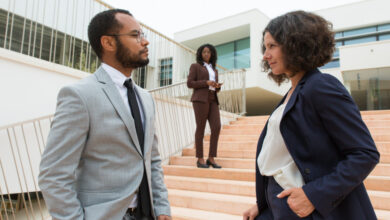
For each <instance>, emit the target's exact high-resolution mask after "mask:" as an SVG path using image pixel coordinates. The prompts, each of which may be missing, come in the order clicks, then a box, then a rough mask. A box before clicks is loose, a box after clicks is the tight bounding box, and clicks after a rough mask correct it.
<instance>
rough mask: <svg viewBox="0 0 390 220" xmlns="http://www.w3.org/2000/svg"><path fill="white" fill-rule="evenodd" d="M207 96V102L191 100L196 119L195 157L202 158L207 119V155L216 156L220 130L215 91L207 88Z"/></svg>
mask: <svg viewBox="0 0 390 220" xmlns="http://www.w3.org/2000/svg"><path fill="white" fill-rule="evenodd" d="M208 96H209V97H208V102H207V103H205V102H192V106H193V107H194V113H195V120H196V131H195V148H196V157H197V158H203V138H204V130H205V128H206V122H207V121H209V124H210V129H211V137H210V150H209V157H216V156H217V146H218V138H219V132H220V131H221V118H220V116H219V107H218V104H217V98H216V93H215V92H214V91H212V90H209V93H208Z"/></svg>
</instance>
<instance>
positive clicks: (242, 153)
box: [182, 148, 256, 159]
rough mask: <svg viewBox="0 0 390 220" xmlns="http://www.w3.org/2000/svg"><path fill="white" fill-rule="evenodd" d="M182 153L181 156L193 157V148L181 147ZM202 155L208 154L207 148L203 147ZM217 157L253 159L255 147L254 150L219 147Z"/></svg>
mask: <svg viewBox="0 0 390 220" xmlns="http://www.w3.org/2000/svg"><path fill="white" fill-rule="evenodd" d="M182 154H183V156H194V157H195V149H194V148H186V149H183V152H182ZM203 155H204V157H206V156H207V155H209V151H208V148H204V149H203ZM217 157H224V158H246V159H255V157H256V149H254V150H225V149H221V150H218V151H217Z"/></svg>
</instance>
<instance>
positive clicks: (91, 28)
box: [88, 9, 133, 59]
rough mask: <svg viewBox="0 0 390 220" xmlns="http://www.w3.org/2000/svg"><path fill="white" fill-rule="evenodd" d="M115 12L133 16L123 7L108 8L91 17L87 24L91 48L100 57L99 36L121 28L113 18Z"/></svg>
mask: <svg viewBox="0 0 390 220" xmlns="http://www.w3.org/2000/svg"><path fill="white" fill-rule="evenodd" d="M117 13H123V14H127V15H130V16H133V15H132V14H131V13H130V12H129V11H127V10H123V9H110V10H106V11H102V12H100V13H98V14H97V15H95V17H93V18H92V20H91V22H90V23H89V25H88V38H89V43H90V44H91V47H92V49H93V50H94V51H95V53H96V55H97V56H98V57H99V58H100V59H101V58H102V52H103V51H102V45H101V43H100V38H101V37H102V36H104V35H107V34H113V33H116V32H118V31H119V30H120V29H121V28H122V24H121V23H119V22H118V21H117V20H116V19H115V15H116V14H117Z"/></svg>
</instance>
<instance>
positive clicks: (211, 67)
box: [203, 62, 215, 91]
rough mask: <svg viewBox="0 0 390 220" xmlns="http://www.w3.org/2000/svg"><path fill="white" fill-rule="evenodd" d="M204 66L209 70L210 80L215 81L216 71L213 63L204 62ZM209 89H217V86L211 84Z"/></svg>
mask: <svg viewBox="0 0 390 220" xmlns="http://www.w3.org/2000/svg"><path fill="white" fill-rule="evenodd" d="M203 66H205V67H206V69H207V71H208V72H209V80H210V81H214V82H215V72H214V70H213V65H211V63H206V62H203ZM209 89H210V90H214V91H215V88H214V87H212V86H209Z"/></svg>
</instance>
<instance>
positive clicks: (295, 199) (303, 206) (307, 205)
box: [278, 188, 315, 218]
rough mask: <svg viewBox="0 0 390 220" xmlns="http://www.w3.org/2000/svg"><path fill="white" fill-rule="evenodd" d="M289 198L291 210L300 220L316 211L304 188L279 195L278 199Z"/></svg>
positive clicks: (289, 190) (285, 191) (288, 190)
mask: <svg viewBox="0 0 390 220" xmlns="http://www.w3.org/2000/svg"><path fill="white" fill-rule="evenodd" d="M286 196H288V198H287V204H288V206H290V209H291V210H292V211H293V212H294V213H295V214H297V216H299V217H300V218H303V217H306V216H308V215H310V214H311V213H312V212H313V211H314V209H315V208H314V205H313V204H312V203H311V202H310V200H309V198H307V196H306V194H305V192H304V191H303V189H302V188H291V189H286V190H283V192H281V193H279V195H278V198H279V199H281V198H284V197H286Z"/></svg>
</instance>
